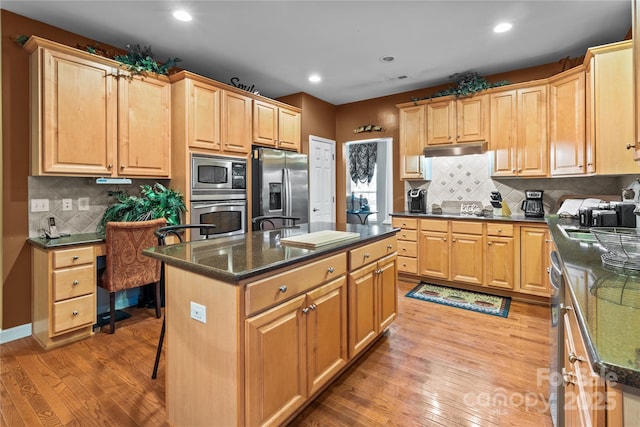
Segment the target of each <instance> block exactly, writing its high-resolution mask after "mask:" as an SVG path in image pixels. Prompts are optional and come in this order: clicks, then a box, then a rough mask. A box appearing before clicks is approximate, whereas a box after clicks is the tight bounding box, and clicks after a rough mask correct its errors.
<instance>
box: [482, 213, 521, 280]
mask: <svg viewBox="0 0 640 427" xmlns="http://www.w3.org/2000/svg"><path fill="white" fill-rule="evenodd" d="M513 230H514V227H513V225H512V224H504V223H491V224H487V237H486V245H485V246H486V251H485V263H484V266H485V280H484V284H485V285H486V286H488V287H491V288H501V289H509V290H513V288H514V286H515V284H516V271H519V265H520V264H519V263H518V264H516V259H517V257H516V254H517V253H518V251H517V250H516V246H517V247H519V240H515V239H514V236H513Z"/></svg>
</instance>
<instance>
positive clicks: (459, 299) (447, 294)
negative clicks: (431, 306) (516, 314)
mask: <svg viewBox="0 0 640 427" xmlns="http://www.w3.org/2000/svg"><path fill="white" fill-rule="evenodd" d="M406 296H408V297H410V298H416V299H419V300H423V301H430V302H435V303H438V304H444V305H448V306H451V307H458V308H464V309H465V310H471V311H477V312H478V313H486V314H492V315H494V316H500V317H507V316H508V315H509V306H510V305H511V298H509V297H500V296H497V295H490V294H483V293H480V292H473V291H466V290H463V289H454V288H449V287H446V286H440V285H434V284H431V283H426V282H420V284H419V285H418V286H416V287H415V288H413V289H412V290H411V291H410V292H409V293H408V294H407V295H406Z"/></svg>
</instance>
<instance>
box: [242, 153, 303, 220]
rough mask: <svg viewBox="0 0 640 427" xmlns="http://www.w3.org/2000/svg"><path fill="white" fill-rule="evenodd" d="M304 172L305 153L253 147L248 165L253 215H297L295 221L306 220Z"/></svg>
mask: <svg viewBox="0 0 640 427" xmlns="http://www.w3.org/2000/svg"><path fill="white" fill-rule="evenodd" d="M308 173H309V172H308V162H307V156H306V155H305V154H298V153H294V152H289V151H283V150H275V149H271V148H261V147H254V149H253V152H252V168H251V190H252V199H251V201H252V214H253V217H257V216H263V215H284V216H293V217H297V218H300V220H299V221H298V224H305V223H307V222H309V182H308ZM279 226H280V224H276V227H279Z"/></svg>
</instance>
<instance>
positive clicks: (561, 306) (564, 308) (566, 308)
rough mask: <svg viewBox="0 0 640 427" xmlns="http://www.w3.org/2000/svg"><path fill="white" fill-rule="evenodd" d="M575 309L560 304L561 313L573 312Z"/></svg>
mask: <svg viewBox="0 0 640 427" xmlns="http://www.w3.org/2000/svg"><path fill="white" fill-rule="evenodd" d="M571 310H573V307H571V306H570V305H564V303H560V311H571Z"/></svg>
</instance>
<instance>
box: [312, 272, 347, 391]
mask: <svg viewBox="0 0 640 427" xmlns="http://www.w3.org/2000/svg"><path fill="white" fill-rule="evenodd" d="M307 304H308V305H307V307H308V310H307V313H306V314H307V348H308V353H307V360H308V369H307V372H308V385H309V392H308V394H309V395H311V394H313V393H315V392H316V391H318V390H319V389H320V388H321V387H322V386H323V385H324V384H326V383H327V382H328V381H329V380H330V379H331V378H332V377H333V376H334V375H335V374H337V373H338V372H339V371H340V369H342V367H344V366H345V365H346V364H347V360H348V352H347V280H346V277H345V276H342V277H340V278H338V279H336V280H334V281H332V282H329V283H328V284H326V285H324V286H321V287H320V288H318V289H316V290H314V291H312V292H309V293H308V294H307Z"/></svg>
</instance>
